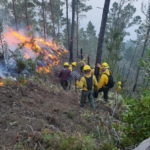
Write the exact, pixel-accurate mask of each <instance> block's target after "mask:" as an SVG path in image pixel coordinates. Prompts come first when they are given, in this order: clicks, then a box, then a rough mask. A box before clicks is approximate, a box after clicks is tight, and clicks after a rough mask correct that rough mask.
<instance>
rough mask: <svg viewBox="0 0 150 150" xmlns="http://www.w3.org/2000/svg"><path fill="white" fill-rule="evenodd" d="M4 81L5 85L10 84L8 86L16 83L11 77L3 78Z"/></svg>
mask: <svg viewBox="0 0 150 150" xmlns="http://www.w3.org/2000/svg"><path fill="white" fill-rule="evenodd" d="M2 82H3V84H4V86H8V87H10V86H12V85H14V84H15V82H14V80H12V79H11V78H4V79H3V80H2Z"/></svg>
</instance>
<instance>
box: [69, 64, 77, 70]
mask: <svg viewBox="0 0 150 150" xmlns="http://www.w3.org/2000/svg"><path fill="white" fill-rule="evenodd" d="M75 66H77V63H76V62H75V61H74V62H72V64H71V65H69V69H70V70H71V72H72V71H73V68H74V67H75Z"/></svg>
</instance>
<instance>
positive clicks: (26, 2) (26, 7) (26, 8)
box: [25, 0, 29, 31]
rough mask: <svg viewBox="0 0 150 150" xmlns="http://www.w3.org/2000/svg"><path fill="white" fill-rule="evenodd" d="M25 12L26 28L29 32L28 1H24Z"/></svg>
mask: <svg viewBox="0 0 150 150" xmlns="http://www.w3.org/2000/svg"><path fill="white" fill-rule="evenodd" d="M25 12H26V26H27V30H28V31H29V19H28V0H25Z"/></svg>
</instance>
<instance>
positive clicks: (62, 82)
mask: <svg viewBox="0 0 150 150" xmlns="http://www.w3.org/2000/svg"><path fill="white" fill-rule="evenodd" d="M60 84H61V86H62V87H63V89H64V90H66V89H67V86H68V82H67V80H60Z"/></svg>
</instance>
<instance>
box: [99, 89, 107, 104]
mask: <svg viewBox="0 0 150 150" xmlns="http://www.w3.org/2000/svg"><path fill="white" fill-rule="evenodd" d="M108 91H109V88H104V87H102V88H101V89H99V91H98V92H103V93H104V96H103V97H104V100H105V101H106V102H107V101H108Z"/></svg>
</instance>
